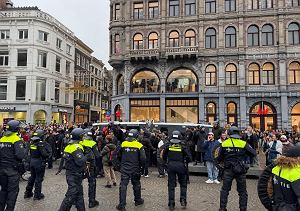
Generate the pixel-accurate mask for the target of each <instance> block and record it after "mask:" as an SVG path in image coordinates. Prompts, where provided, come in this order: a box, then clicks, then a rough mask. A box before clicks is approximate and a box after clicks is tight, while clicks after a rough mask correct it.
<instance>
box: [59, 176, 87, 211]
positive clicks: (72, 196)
mask: <svg viewBox="0 0 300 211" xmlns="http://www.w3.org/2000/svg"><path fill="white" fill-rule="evenodd" d="M66 178H67V183H68V190H67V193H66V195H65V198H64V200H63V202H62V204H61V206H60V209H59V211H69V210H70V209H71V207H72V205H73V204H75V206H76V208H77V210H78V211H85V205H84V199H83V188H82V174H78V173H77V174H75V173H68V172H67V175H66Z"/></svg>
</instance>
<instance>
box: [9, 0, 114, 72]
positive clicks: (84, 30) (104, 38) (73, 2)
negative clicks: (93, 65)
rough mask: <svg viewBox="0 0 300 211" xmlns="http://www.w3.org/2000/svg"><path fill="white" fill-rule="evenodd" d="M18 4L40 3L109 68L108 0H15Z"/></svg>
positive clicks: (16, 5)
mask: <svg viewBox="0 0 300 211" xmlns="http://www.w3.org/2000/svg"><path fill="white" fill-rule="evenodd" d="M12 2H13V3H14V6H15V7H23V6H37V7H39V8H40V9H41V10H42V11H44V12H46V13H48V14H50V15H51V16H53V17H54V18H56V19H57V20H58V21H60V22H61V23H62V24H64V25H65V26H66V27H68V28H69V29H70V30H71V31H73V32H74V33H75V35H76V36H77V37H78V38H80V39H81V40H82V41H83V42H84V43H85V44H87V45H88V46H89V47H90V48H92V49H93V50H94V53H93V56H95V57H96V58H98V59H100V60H102V61H103V62H104V64H105V65H106V67H107V68H109V69H110V68H111V67H110V66H109V64H108V59H109V30H108V27H109V15H110V11H109V0H12Z"/></svg>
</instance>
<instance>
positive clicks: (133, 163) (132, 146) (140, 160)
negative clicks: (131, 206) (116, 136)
mask: <svg viewBox="0 0 300 211" xmlns="http://www.w3.org/2000/svg"><path fill="white" fill-rule="evenodd" d="M138 135H139V134H138V131H137V130H136V129H132V130H130V131H129V133H128V138H127V139H126V140H125V141H124V142H123V143H122V144H121V149H120V150H119V151H118V159H119V160H120V162H121V182H120V194H119V196H120V203H119V205H117V210H122V211H124V210H125V205H126V195H127V186H128V183H129V180H131V183H132V185H133V193H134V201H135V206H138V205H142V204H144V200H143V199H142V197H141V182H140V179H141V167H142V166H143V165H144V164H145V161H146V154H145V150H144V148H143V145H142V144H141V143H140V142H138V141H137V137H138Z"/></svg>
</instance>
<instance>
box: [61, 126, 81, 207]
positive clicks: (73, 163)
mask: <svg viewBox="0 0 300 211" xmlns="http://www.w3.org/2000/svg"><path fill="white" fill-rule="evenodd" d="M83 135H84V130H83V129H82V128H76V129H74V130H73V131H72V132H71V136H70V141H69V144H68V145H67V146H66V148H65V149H64V153H63V158H64V159H65V168H66V179H67V183H68V190H67V193H66V195H65V198H64V200H63V202H62V204H61V206H60V209H59V210H60V211H69V210H70V209H71V207H72V205H73V204H75V206H76V208H77V210H79V211H84V210H85V205H84V199H83V188H82V179H83V173H84V170H85V167H86V158H85V156H84V154H83V153H84V149H83V146H81V145H80V144H79V142H80V141H81V140H82V137H83Z"/></svg>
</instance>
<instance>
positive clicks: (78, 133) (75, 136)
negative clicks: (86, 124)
mask: <svg viewBox="0 0 300 211" xmlns="http://www.w3.org/2000/svg"><path fill="white" fill-rule="evenodd" d="M83 135H84V130H83V129H82V128H75V129H74V130H72V132H71V135H70V140H69V144H73V143H76V142H79V141H81V139H82V137H83Z"/></svg>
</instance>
